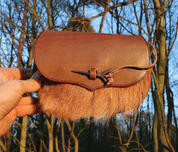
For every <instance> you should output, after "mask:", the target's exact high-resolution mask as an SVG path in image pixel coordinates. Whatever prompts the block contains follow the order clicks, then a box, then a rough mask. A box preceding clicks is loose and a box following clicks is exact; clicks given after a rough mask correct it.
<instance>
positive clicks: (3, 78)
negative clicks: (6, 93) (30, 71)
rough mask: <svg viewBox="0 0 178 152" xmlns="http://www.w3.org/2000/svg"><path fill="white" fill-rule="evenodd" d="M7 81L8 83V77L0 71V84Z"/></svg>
mask: <svg viewBox="0 0 178 152" xmlns="http://www.w3.org/2000/svg"><path fill="white" fill-rule="evenodd" d="M7 81H9V79H8V77H7V76H6V75H5V74H4V73H3V72H2V71H0V83H5V82H7Z"/></svg>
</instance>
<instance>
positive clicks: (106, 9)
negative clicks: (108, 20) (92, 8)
mask: <svg viewBox="0 0 178 152" xmlns="http://www.w3.org/2000/svg"><path fill="white" fill-rule="evenodd" d="M109 2H110V0H108V1H107V4H106V8H105V10H104V14H103V18H102V21H101V25H100V30H99V33H101V31H102V28H103V23H104V19H105V17H106V13H107V12H108V6H109Z"/></svg>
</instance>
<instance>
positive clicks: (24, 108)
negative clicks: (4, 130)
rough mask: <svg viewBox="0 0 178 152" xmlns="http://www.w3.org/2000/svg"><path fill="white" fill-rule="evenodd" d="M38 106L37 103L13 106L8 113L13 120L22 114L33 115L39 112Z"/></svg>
mask: <svg viewBox="0 0 178 152" xmlns="http://www.w3.org/2000/svg"><path fill="white" fill-rule="evenodd" d="M40 112H41V111H40V108H39V107H38V105H37V104H33V105H21V106H17V107H15V109H14V110H13V111H11V112H10V113H9V115H10V117H11V120H12V121H14V120H15V119H16V118H18V117H23V116H28V115H33V114H37V113H40Z"/></svg>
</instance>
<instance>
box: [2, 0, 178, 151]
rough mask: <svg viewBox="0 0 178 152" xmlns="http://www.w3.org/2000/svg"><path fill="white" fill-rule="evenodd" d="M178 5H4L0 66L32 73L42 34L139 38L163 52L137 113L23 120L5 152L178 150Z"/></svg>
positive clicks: (46, 0)
mask: <svg viewBox="0 0 178 152" xmlns="http://www.w3.org/2000/svg"><path fill="white" fill-rule="evenodd" d="M177 7H178V1H176V0H130V1H121V0H0V66H1V67H9V68H10V67H13V68H14V67H15V68H20V67H24V68H32V67H33V49H32V48H33V45H34V42H35V40H36V38H37V36H38V35H39V33H40V32H41V31H45V30H58V31H62V30H64V31H84V32H96V33H101V32H102V33H110V34H128V35H141V36H143V37H144V38H145V39H146V40H147V41H150V42H151V43H153V44H154V45H155V46H156V48H157V50H158V62H157V65H156V67H155V68H153V69H152V75H153V77H152V85H151V89H150V92H149V94H148V96H147V98H146V99H145V101H144V104H142V106H141V107H140V109H139V111H137V110H134V111H133V112H132V114H127V113H126V114H118V115H117V116H116V117H114V118H111V119H109V120H108V121H107V122H105V123H104V120H99V121H97V122H96V123H94V122H93V121H92V119H90V118H88V119H81V120H76V121H73V122H70V121H68V120H65V121H64V120H62V119H60V118H55V117H54V115H52V114H51V115H45V114H35V115H32V116H25V117H23V118H18V119H16V121H15V122H14V123H13V125H12V128H11V129H10V130H9V131H8V132H7V133H6V134H5V135H4V136H3V137H1V138H0V152H5V151H8V152H9V151H10V152H16V151H20V152H25V151H29V152H43V151H49V152H53V151H54V152H70V151H71V152H73V151H75V152H78V151H81V152H83V151H84V152H95V151H96V152H99V151H102V152H105V151H106V152H121V151H122V152H129V151H138V152H142V151H144V152H147V151H152V152H153V151H154V152H158V151H159V152H169V151H178V144H177V142H178V126H177V121H178V115H177V113H176V111H177V99H178V95H177V93H178V87H177V86H178V71H177V66H178V60H177V59H178V54H177V53H178V51H177V47H178V44H177V40H176V37H177V29H178V22H177V21H178V10H177ZM153 58H154V57H153V56H152V59H153ZM32 95H33V94H32Z"/></svg>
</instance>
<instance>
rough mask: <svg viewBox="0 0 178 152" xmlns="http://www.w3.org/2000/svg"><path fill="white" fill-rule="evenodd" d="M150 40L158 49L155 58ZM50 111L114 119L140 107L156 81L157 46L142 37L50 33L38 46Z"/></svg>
mask: <svg viewBox="0 0 178 152" xmlns="http://www.w3.org/2000/svg"><path fill="white" fill-rule="evenodd" d="M148 44H149V45H151V46H152V48H153V49H154V50H155V61H154V63H153V64H151V65H150V64H149V62H150V53H149V48H148ZM34 59H35V63H36V66H37V68H38V70H39V71H40V73H41V74H42V76H43V80H42V88H41V89H40V90H39V92H38V96H39V104H40V106H42V109H43V111H44V112H45V113H53V114H56V116H57V117H60V118H64V119H71V120H74V119H78V118H85V117H94V118H96V119H98V118H101V117H111V116H114V115H115V114H117V113H121V112H125V111H129V110H131V109H133V108H135V107H138V106H140V104H141V103H142V102H143V100H144V99H145V97H146V96H147V94H148V91H149V89H150V85H151V68H152V67H153V66H154V65H155V64H156V61H157V52H156V49H155V47H154V46H153V45H152V44H151V43H149V42H146V41H145V39H144V38H143V37H141V36H130V35H116V34H98V33H83V32H64V31H62V32H60V31H45V32H42V33H41V34H40V36H39V37H38V38H37V40H36V42H35V46H34Z"/></svg>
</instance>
